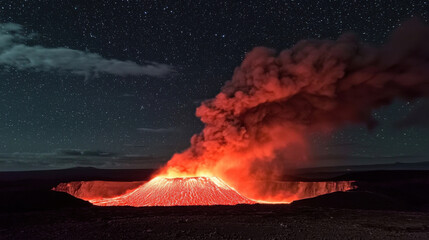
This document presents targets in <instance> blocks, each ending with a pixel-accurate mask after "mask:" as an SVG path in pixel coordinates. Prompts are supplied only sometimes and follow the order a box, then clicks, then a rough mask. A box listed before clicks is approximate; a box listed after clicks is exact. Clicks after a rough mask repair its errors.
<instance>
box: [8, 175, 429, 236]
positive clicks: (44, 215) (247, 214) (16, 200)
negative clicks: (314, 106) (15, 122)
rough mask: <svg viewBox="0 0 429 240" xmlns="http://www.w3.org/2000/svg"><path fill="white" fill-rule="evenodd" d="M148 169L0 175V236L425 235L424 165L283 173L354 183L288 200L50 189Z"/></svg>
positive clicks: (428, 197) (427, 192)
mask: <svg viewBox="0 0 429 240" xmlns="http://www.w3.org/2000/svg"><path fill="white" fill-rule="evenodd" d="M152 172H153V171H152V170H144V169H142V170H101V169H92V168H75V169H65V170H54V171H35V172H8V173H5V172H3V173H2V172H0V239H133V238H136V239H172V238H181V239H429V171H427V170H426V171H425V170H409V169H408V170H379V169H377V170H373V171H346V172H344V171H338V172H329V173H328V174H327V172H323V171H319V172H318V171H312V172H310V173H305V174H300V175H299V176H295V177H293V176H288V177H287V179H286V177H285V180H287V181H354V182H355V185H356V189H354V190H351V191H348V192H334V193H330V194H326V195H321V196H317V197H314V198H309V199H302V200H299V201H295V202H293V203H292V204H290V205H279V204H277V205H260V204H256V205H238V206H193V207H143V208H132V207H95V206H93V205H91V204H90V203H89V202H87V201H84V200H81V199H78V198H75V197H73V196H71V195H69V194H67V193H64V192H56V191H52V190H51V189H52V188H53V187H55V186H57V185H58V184H59V183H61V182H70V181H82V180H85V181H89V180H101V181H146V180H148V179H149V177H150V175H151V173H152ZM316 178H317V179H316Z"/></svg>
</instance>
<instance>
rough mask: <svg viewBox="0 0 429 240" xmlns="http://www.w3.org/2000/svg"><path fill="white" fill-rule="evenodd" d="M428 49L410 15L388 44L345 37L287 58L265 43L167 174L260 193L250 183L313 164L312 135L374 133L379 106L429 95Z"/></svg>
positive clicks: (207, 111)
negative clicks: (362, 129) (210, 178)
mask: <svg viewBox="0 0 429 240" xmlns="http://www.w3.org/2000/svg"><path fill="white" fill-rule="evenodd" d="M428 43H429V27H428V26H427V25H425V24H424V23H422V22H421V21H419V20H418V19H411V20H409V21H407V22H405V23H403V24H402V26H401V27H399V28H398V29H396V30H395V31H394V32H393V34H392V36H391V37H390V39H389V40H388V41H387V43H386V44H385V45H383V46H371V45H368V44H362V43H360V42H359V41H358V38H357V37H356V36H355V35H353V34H345V35H342V36H340V37H339V38H338V40H335V41H331V40H305V41H300V42H299V43H298V44H296V45H295V46H294V47H292V48H291V49H286V50H283V51H281V52H280V53H276V51H274V50H272V49H268V48H264V47H257V48H255V49H253V50H252V51H251V52H249V53H248V54H247V55H246V58H245V59H244V61H243V63H242V64H241V66H240V67H238V68H236V69H235V72H234V75H233V77H232V80H231V81H229V82H227V83H226V85H225V86H224V87H223V89H222V91H221V92H220V93H219V94H218V95H217V96H216V97H215V98H214V99H211V100H208V101H205V102H203V103H202V105H201V106H200V107H199V108H198V109H197V112H196V115H197V116H198V117H200V118H201V121H202V122H203V123H204V124H205V128H204V130H203V131H202V132H201V133H199V134H197V135H195V136H193V138H192V140H191V147H190V148H189V149H188V150H186V151H185V152H183V153H180V154H176V155H175V156H173V158H172V159H171V160H170V161H169V162H168V163H167V165H166V166H165V167H164V169H163V173H164V174H168V175H180V174H206V173H212V174H214V175H217V176H221V177H222V178H224V179H226V180H227V181H228V182H229V183H231V184H232V185H233V186H234V187H236V188H237V189H238V190H244V191H245V192H244V193H245V194H247V195H249V196H251V197H258V193H255V192H249V191H251V190H248V187H242V185H243V184H241V183H243V182H247V181H251V179H252V178H254V177H255V176H256V177H260V178H261V177H262V178H268V177H270V176H273V174H274V173H275V174H283V170H284V168H285V166H288V165H291V164H292V165H293V163H294V162H298V161H304V160H305V159H306V155H307V154H308V151H307V148H306V137H307V136H308V134H310V133H313V132H320V131H323V132H330V131H332V130H334V129H337V128H339V127H341V126H343V125H345V124H351V123H365V124H367V126H368V127H369V128H372V127H374V126H375V125H376V121H375V120H374V119H373V118H372V117H371V113H372V111H373V110H374V109H376V108H378V107H380V106H383V105H387V104H390V103H391V102H392V101H393V100H394V99H397V98H401V99H406V100H413V99H417V98H420V97H426V96H427V95H428V94H429V44H428Z"/></svg>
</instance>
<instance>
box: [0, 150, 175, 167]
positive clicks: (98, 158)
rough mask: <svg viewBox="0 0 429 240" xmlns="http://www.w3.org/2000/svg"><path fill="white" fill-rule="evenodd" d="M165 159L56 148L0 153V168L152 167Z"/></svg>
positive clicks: (151, 156)
mask: <svg viewBox="0 0 429 240" xmlns="http://www.w3.org/2000/svg"><path fill="white" fill-rule="evenodd" d="M166 160H167V158H165V157H162V156H153V155H140V154H134V155H129V154H128V155H124V154H120V153H114V152H104V151H98V150H81V149H58V150H56V151H54V152H46V153H25V152H15V153H0V169H1V170H2V171H8V170H16V169H19V170H23V169H29V170H34V169H57V168H70V167H77V166H84V167H98V168H155V167H158V166H159V165H160V164H161V163H163V162H165V161H166Z"/></svg>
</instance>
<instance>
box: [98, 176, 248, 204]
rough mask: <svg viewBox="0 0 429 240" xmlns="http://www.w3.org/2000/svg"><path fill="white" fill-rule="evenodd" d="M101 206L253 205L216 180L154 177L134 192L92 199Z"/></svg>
mask: <svg viewBox="0 0 429 240" xmlns="http://www.w3.org/2000/svg"><path fill="white" fill-rule="evenodd" d="M90 202H91V203H92V204H94V205H98V206H133V207H143V206H190V205H236V204H253V203H255V202H254V201H252V200H250V199H248V198H246V197H244V196H242V195H241V194H240V193H238V192H237V191H236V190H235V189H233V188H231V187H230V186H228V185H227V184H226V183H225V182H223V181H222V180H220V179H219V178H217V177H182V178H164V177H155V178H154V179H152V180H150V181H149V182H147V183H145V184H143V185H142V186H140V187H138V188H137V189H135V190H134V191H133V192H131V193H128V194H125V195H121V196H119V197H115V198H104V199H94V200H90Z"/></svg>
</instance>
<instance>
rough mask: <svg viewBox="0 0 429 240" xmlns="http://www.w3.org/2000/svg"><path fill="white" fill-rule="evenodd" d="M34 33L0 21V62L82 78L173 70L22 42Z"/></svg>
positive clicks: (151, 74)
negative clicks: (67, 73)
mask: <svg viewBox="0 0 429 240" xmlns="http://www.w3.org/2000/svg"><path fill="white" fill-rule="evenodd" d="M35 36H36V34H25V32H24V28H23V26H22V25H19V24H16V23H6V24H0V65H8V66H12V67H15V68H17V69H32V70H36V71H52V70H57V71H66V72H71V73H73V74H76V75H81V76H84V77H85V80H89V79H91V78H93V77H97V76H98V74H99V73H107V74H113V75H118V76H128V75H134V76H140V75H146V76H152V77H163V76H166V75H169V74H171V73H173V72H174V69H173V68H172V67H171V66H169V65H166V64H160V63H155V62H148V63H146V64H144V65H140V64H137V63H135V62H132V61H121V60H117V59H105V58H103V57H102V56H100V55H99V54H96V53H90V52H83V51H79V50H74V49H69V48H63V47H58V48H46V47H43V46H39V45H34V46H30V45H27V44H25V41H28V40H31V39H33V38H34V37H35Z"/></svg>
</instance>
